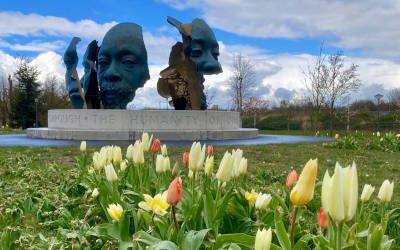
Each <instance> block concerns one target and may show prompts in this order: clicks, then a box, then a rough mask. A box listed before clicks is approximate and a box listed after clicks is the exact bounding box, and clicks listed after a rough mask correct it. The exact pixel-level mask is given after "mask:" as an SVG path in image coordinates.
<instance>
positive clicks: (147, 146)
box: [142, 133, 153, 152]
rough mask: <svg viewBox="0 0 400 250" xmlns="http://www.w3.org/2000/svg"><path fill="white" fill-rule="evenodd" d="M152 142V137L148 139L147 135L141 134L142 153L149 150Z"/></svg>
mask: <svg viewBox="0 0 400 250" xmlns="http://www.w3.org/2000/svg"><path fill="white" fill-rule="evenodd" d="M152 140H153V135H151V137H150V138H149V134H148V133H143V134H142V144H143V151H144V152H148V151H149V149H150V145H151V141H152Z"/></svg>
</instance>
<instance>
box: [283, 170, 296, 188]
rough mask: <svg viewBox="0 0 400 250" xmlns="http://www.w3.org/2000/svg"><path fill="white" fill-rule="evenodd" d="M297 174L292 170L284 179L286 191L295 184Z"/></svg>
mask: <svg viewBox="0 0 400 250" xmlns="http://www.w3.org/2000/svg"><path fill="white" fill-rule="evenodd" d="M297 179H298V177H297V172H296V170H292V171H290V172H289V174H288V175H287V177H286V187H287V188H288V189H291V188H292V187H293V186H294V185H295V184H296V182H297Z"/></svg>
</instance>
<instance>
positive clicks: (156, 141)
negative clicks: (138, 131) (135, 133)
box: [150, 139, 161, 154]
mask: <svg viewBox="0 0 400 250" xmlns="http://www.w3.org/2000/svg"><path fill="white" fill-rule="evenodd" d="M160 143H161V142H160V140H159V139H154V141H153V143H152V144H151V149H150V150H151V152H152V153H153V154H156V153H157V152H158V150H160Z"/></svg>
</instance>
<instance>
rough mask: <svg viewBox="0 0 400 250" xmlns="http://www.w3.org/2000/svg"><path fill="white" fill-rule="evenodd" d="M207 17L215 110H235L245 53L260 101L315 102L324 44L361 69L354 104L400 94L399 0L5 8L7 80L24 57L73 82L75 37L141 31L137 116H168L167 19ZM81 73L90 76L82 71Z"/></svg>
mask: <svg viewBox="0 0 400 250" xmlns="http://www.w3.org/2000/svg"><path fill="white" fill-rule="evenodd" d="M167 16H172V17H174V18H176V19H178V20H180V21H181V22H183V23H188V22H191V21H192V20H193V19H194V18H196V17H198V18H203V19H204V20H205V21H206V22H207V23H208V24H209V25H210V27H211V28H212V29H213V31H214V33H215V35H216V37H217V40H218V42H219V44H220V58H219V60H220V62H221V64H222V67H223V73H221V74H219V75H211V76H206V81H205V86H206V88H208V91H209V93H210V95H212V96H213V99H212V103H211V104H212V105H218V106H220V107H222V108H229V107H230V106H231V101H230V100H231V98H230V96H231V94H230V92H229V86H228V79H229V77H230V75H231V74H232V70H233V69H232V60H233V58H234V56H235V55H237V54H242V55H244V56H246V57H248V58H249V59H250V60H251V61H252V63H253V64H254V68H255V71H256V75H257V77H256V79H257V82H256V87H255V88H254V90H253V92H252V95H254V96H258V97H260V98H262V99H264V100H267V101H268V102H269V103H270V104H271V106H273V105H276V104H278V103H279V102H280V101H281V100H282V99H284V100H288V101H295V100H299V99H301V98H303V97H304V96H305V95H306V87H305V84H304V75H303V73H302V71H303V70H304V69H306V68H307V65H310V64H312V62H313V61H314V60H315V57H316V55H318V53H319V49H320V46H321V44H322V43H324V47H325V49H324V53H333V52H335V51H337V50H341V51H343V53H344V55H345V62H346V64H348V65H349V64H351V63H355V64H358V65H359V70H358V74H359V78H360V80H361V81H362V86H361V87H360V89H359V90H358V91H357V92H355V93H354V94H353V95H351V99H352V101H355V100H360V99H372V98H373V96H374V95H375V94H377V93H381V94H383V95H384V99H385V98H387V97H388V92H389V91H390V90H391V89H393V88H396V87H400V49H399V48H398V46H399V45H400V1H398V0H381V1H379V0H363V1H348V0H331V1H327V0H302V1H298V0H286V1H267V0H252V1H246V0H218V1H217V0H147V1H146V0H137V1H135V0H119V1H112V0H96V1H92V0H87V1H79V2H78V1H62V0H61V1H52V0H35V1H32V0H13V1H9V0H5V1H1V2H0V77H3V79H4V78H5V77H6V76H7V75H8V74H12V72H14V71H15V68H16V65H17V59H18V58H20V57H25V58H29V59H30V64H31V65H33V66H36V67H37V68H38V69H39V71H40V72H41V74H40V76H39V77H40V80H41V81H45V79H46V78H48V77H51V76H56V77H57V78H59V79H60V84H64V82H63V79H64V74H65V66H64V65H63V62H62V55H63V53H64V51H65V49H66V47H67V46H68V43H69V41H70V40H71V39H72V37H74V36H78V37H80V38H82V42H81V43H80V44H79V46H78V54H79V55H80V59H81V58H82V56H83V53H84V51H85V49H86V46H87V44H88V43H89V42H90V41H91V40H93V39H96V40H98V41H99V44H101V41H102V38H103V36H104V34H105V33H106V32H107V30H108V29H110V28H111V27H112V26H113V25H115V24H117V23H119V22H134V23H137V24H139V25H141V26H142V28H143V33H144V40H145V45H146V48H147V52H148V60H149V69H150V76H151V78H150V80H148V81H147V82H146V84H145V86H144V87H143V88H141V89H138V91H137V92H136V97H135V98H134V100H133V102H132V103H131V104H130V107H131V108H136V109H140V108H144V107H152V108H165V106H166V100H165V99H163V98H161V97H159V96H158V94H157V90H156V84H157V79H158V77H159V72H160V71H161V70H162V69H164V68H165V67H166V66H167V63H168V56H169V51H170V48H171V46H172V45H174V44H175V43H176V42H177V41H180V40H181V37H180V35H179V33H178V31H177V30H176V29H175V28H174V27H172V26H171V25H169V24H168V23H167V21H166V17H167ZM78 71H79V73H80V74H82V72H83V69H82V67H81V66H80V67H79V69H78Z"/></svg>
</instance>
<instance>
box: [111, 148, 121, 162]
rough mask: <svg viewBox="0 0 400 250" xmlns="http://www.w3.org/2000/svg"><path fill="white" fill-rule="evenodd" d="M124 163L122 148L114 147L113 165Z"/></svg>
mask: <svg viewBox="0 0 400 250" xmlns="http://www.w3.org/2000/svg"><path fill="white" fill-rule="evenodd" d="M121 161H122V152H121V148H120V147H118V146H115V147H113V163H114V165H119V164H120V163H121Z"/></svg>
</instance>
